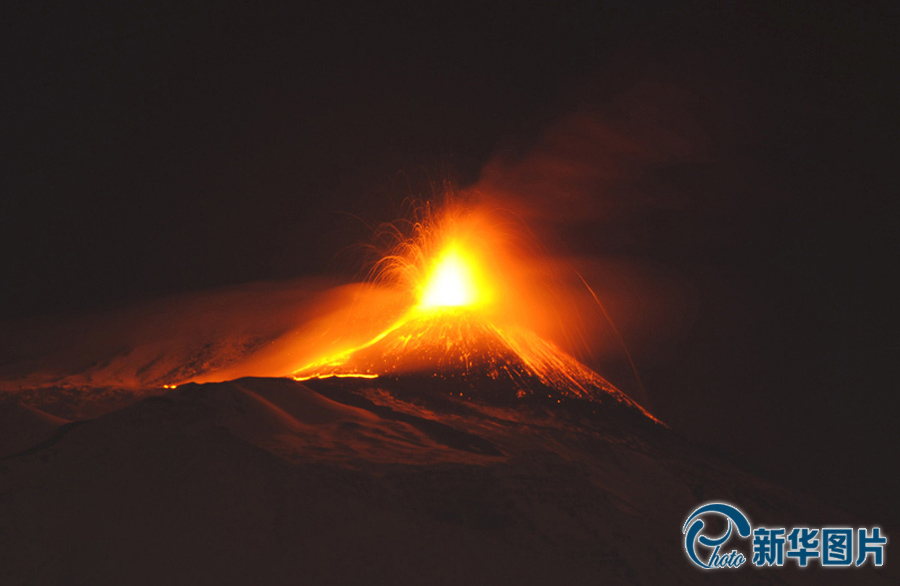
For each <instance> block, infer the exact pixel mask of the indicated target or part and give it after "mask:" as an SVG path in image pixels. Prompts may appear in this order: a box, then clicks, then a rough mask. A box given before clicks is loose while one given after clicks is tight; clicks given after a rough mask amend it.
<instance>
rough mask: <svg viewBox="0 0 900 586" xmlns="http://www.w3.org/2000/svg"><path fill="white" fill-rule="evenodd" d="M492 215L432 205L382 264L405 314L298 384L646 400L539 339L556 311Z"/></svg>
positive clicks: (300, 376) (309, 368)
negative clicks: (375, 382) (463, 386)
mask: <svg viewBox="0 0 900 586" xmlns="http://www.w3.org/2000/svg"><path fill="white" fill-rule="evenodd" d="M510 240H511V239H510V237H509V234H508V233H507V232H505V231H504V230H503V229H501V228H500V227H498V223H496V222H494V221H493V218H492V217H491V216H490V215H489V214H485V213H483V212H481V211H472V210H466V209H463V208H460V207H457V206H449V207H446V208H444V209H442V210H441V211H440V212H438V213H432V212H431V210H430V209H429V208H425V213H424V215H423V217H421V218H419V221H417V222H415V223H413V229H412V233H411V235H409V236H406V237H402V238H399V239H398V242H397V243H396V244H395V245H394V247H393V249H392V250H391V252H390V253H389V254H386V255H385V256H384V257H383V258H382V259H381V260H380V261H379V263H378V264H377V266H376V269H377V270H376V272H375V275H374V277H375V279H376V281H382V282H385V283H388V284H390V285H391V286H393V287H395V288H397V289H399V290H400V291H406V292H407V295H408V298H409V303H408V305H407V307H406V309H405V310H404V311H403V312H402V313H401V314H400V315H399V317H398V318H397V319H396V320H395V321H393V323H392V324H391V325H389V326H388V327H387V328H385V329H384V330H383V331H381V332H380V333H378V334H377V335H374V336H372V337H371V338H370V339H369V340H368V341H365V342H364V343H362V344H356V345H352V346H350V347H346V348H344V349H343V350H341V351H338V352H336V353H333V354H331V355H328V356H325V357H323V358H322V359H320V360H317V361H315V362H312V363H309V364H307V365H305V366H303V367H302V368H299V369H297V370H296V371H295V372H294V374H293V376H294V378H295V379H297V380H309V379H311V378H330V377H359V378H376V377H378V376H388V375H398V374H404V373H418V374H426V375H427V376H435V377H441V378H445V379H464V380H466V381H469V382H471V383H472V385H471V386H472V388H477V387H478V384H479V383H478V382H477V381H478V380H482V381H484V380H493V381H498V380H505V381H508V383H509V385H510V388H511V389H515V390H516V393H517V396H519V397H522V396H524V395H526V394H530V393H533V392H535V390H534V389H535V388H537V387H544V388H543V390H541V391H540V392H545V391H546V390H547V389H552V390H553V391H554V392H557V393H559V394H560V395H561V396H569V397H582V398H591V399H596V400H601V401H603V400H608V399H610V398H612V399H614V400H615V401H617V402H619V403H625V404H628V405H631V406H633V407H636V408H638V409H640V410H641V411H643V412H644V413H645V414H646V415H648V416H649V417H651V418H652V416H650V414H649V413H647V412H646V411H644V410H643V408H641V407H640V406H639V405H637V403H635V402H634V401H632V400H631V399H630V398H628V397H627V396H626V395H625V394H623V393H622V392H621V391H619V390H618V389H616V388H615V387H614V386H613V385H611V384H610V383H608V382H607V381H606V380H605V379H603V378H602V377H601V376H600V375H598V374H597V373H595V372H594V371H593V370H591V369H590V368H588V367H587V366H585V365H583V364H581V363H580V362H579V361H578V360H576V359H575V358H573V357H572V356H570V355H569V354H567V353H566V352H564V351H563V350H561V349H560V348H559V347H558V346H557V345H556V344H553V343H552V342H549V341H547V340H545V339H544V338H542V337H541V336H540V335H537V334H536V333H534V331H533V329H532V328H531V327H529V324H536V323H539V320H540V319H544V320H551V319H552V318H553V317H554V316H556V314H555V313H554V312H556V311H557V308H556V307H554V306H555V305H556V304H552V303H546V300H545V299H542V298H540V297H539V296H537V295H536V293H535V292H536V291H539V290H540V287H538V286H535V284H534V283H532V282H529V281H528V280H527V279H526V278H525V277H523V275H527V270H525V269H526V268H527V267H525V266H524V265H526V264H527V263H525V262H523V261H522V260H521V259H519V258H517V256H516V254H515V253H516V252H517V251H518V250H519V249H517V248H516V247H514V246H512V245H511V244H510Z"/></svg>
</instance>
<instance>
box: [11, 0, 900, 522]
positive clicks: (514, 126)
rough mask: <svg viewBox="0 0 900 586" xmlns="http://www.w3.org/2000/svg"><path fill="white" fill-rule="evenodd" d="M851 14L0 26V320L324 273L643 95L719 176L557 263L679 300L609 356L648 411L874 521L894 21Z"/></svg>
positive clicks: (722, 10)
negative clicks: (652, 86)
mask: <svg viewBox="0 0 900 586" xmlns="http://www.w3.org/2000/svg"><path fill="white" fill-rule="evenodd" d="M665 4H668V3H665ZM862 4H863V3H855V2H847V3H837V2H828V3H825V2H819V3H801V2H790V1H788V2H761V3H732V2H687V3H673V4H672V5H671V6H664V5H663V3H660V4H640V3H636V2H618V3H602V4H595V3H591V2H582V1H580V0H569V1H563V2H553V3H546V4H545V5H544V6H543V7H535V8H526V7H523V6H520V3H513V2H500V3H495V4H492V5H491V7H489V8H488V7H485V6H481V5H479V4H476V3H473V4H471V5H467V4H464V3H459V2H453V3H450V2H435V3H424V2H410V3H408V4H405V5H395V6H391V7H387V6H377V5H375V4H372V5H370V6H368V7H353V8H350V7H348V6H336V5H334V4H333V3H327V2H322V3H312V2H309V3H290V4H287V5H286V7H281V8H273V7H269V8H263V9H259V8H251V7H249V6H247V5H244V4H241V3H231V2H200V1H188V2H185V1H179V2H166V1H155V2H143V1H137V2H126V3H122V2H105V3H100V2H95V3H91V4H89V5H88V4H85V5H83V6H76V5H75V3H62V2H59V3H55V2H31V3H27V4H24V3H23V4H22V6H23V7H21V8H17V9H11V8H6V9H5V11H4V12H5V15H4V19H3V21H4V24H3V31H2V34H0V38H2V41H0V43H2V51H3V55H4V62H5V63H4V68H3V86H4V91H3V98H2V99H3V106H4V107H3V112H4V116H3V121H2V124H3V128H2V133H0V134H2V137H3V161H4V172H3V174H2V194H3V195H2V200H0V243H2V246H3V251H4V254H3V255H2V261H0V262H2V266H0V271H2V275H3V278H2V280H0V319H5V318H15V317H21V316H30V315H44V314H55V313H69V312H76V311H84V310H89V309H98V308H104V307H108V306H111V305H118V304H122V303H127V302H129V301H132V300H135V299H140V298H148V297H154V296H158V295H162V294H167V293H172V292H180V291H192V290H199V289H204V288H209V287H216V286H221V285H227V284H232V283H242V282H249V281H254V280H258V279H271V278H285V277H293V276H298V275H307V274H320V273H324V272H329V271H331V272H333V271H335V270H338V271H342V270H352V269H353V268H355V267H348V266H344V265H343V264H342V263H340V262H337V263H336V262H335V261H334V259H335V256H336V252H337V251H340V250H341V249H343V248H344V247H346V246H347V245H348V244H353V243H356V242H360V241H364V240H365V239H366V238H367V237H368V235H369V232H368V231H367V229H366V228H365V227H364V226H363V225H362V224H361V223H360V222H359V221H357V220H355V219H353V217H352V216H359V217H362V218H365V219H366V220H368V221H370V222H378V221H386V220H392V219H393V218H394V215H395V214H396V212H397V204H398V203H399V202H400V200H402V198H403V197H404V196H406V195H410V193H409V192H408V189H406V188H404V189H400V190H399V191H398V192H392V189H391V186H392V184H394V183H398V182H399V183H402V181H401V180H399V179H398V177H403V176H405V175H402V174H403V173H406V174H409V175H411V176H414V177H418V176H419V175H421V171H422V170H423V169H424V170H426V171H427V172H428V173H430V174H431V176H441V175H442V174H444V173H446V172H447V171H446V170H447V169H450V170H451V171H450V174H451V175H452V176H453V178H454V179H455V180H457V181H459V182H461V183H463V184H465V183H468V182H471V181H474V180H475V179H476V178H477V176H478V172H479V169H481V167H482V165H483V164H484V163H485V162H487V161H488V160H489V158H490V157H491V155H492V154H494V153H495V152H496V151H497V149H498V148H500V147H501V146H504V145H505V146H508V145H510V144H512V145H518V144H520V143H521V144H528V143H529V141H531V140H533V138H534V137H535V136H536V135H537V134H538V133H539V132H540V130H541V129H542V128H544V127H546V126H547V125H548V124H550V123H551V122H552V121H553V120H556V119H558V117H560V116H563V115H565V114H567V113H569V112H571V111H574V110H577V109H578V108H581V107H585V105H592V104H597V103H604V102H606V101H608V100H611V99H614V98H615V96H618V95H622V94H627V90H628V89H629V88H630V87H632V86H634V85H635V84H636V83H638V82H640V81H642V80H644V79H646V78H647V76H650V77H653V78H654V79H658V78H664V79H665V80H666V81H667V82H668V83H670V84H675V85H676V86H678V87H680V88H682V89H683V90H684V91H685V92H687V93H688V94H689V95H691V96H694V97H695V98H696V99H695V100H694V103H695V105H696V107H695V108H694V110H693V112H694V115H695V116H696V118H697V120H696V122H697V124H698V125H699V126H700V127H701V128H703V129H705V131H706V132H707V134H708V136H709V137H711V138H710V140H712V144H713V147H712V150H713V151H714V152H716V153H718V156H717V157H713V158H711V159H709V160H706V161H703V162H693V163H682V164H678V165H669V166H665V165H662V166H659V165H657V166H656V167H651V168H648V169H646V171H645V176H642V182H643V181H646V185H647V186H648V187H647V189H653V188H654V187H653V186H658V185H661V184H664V185H665V186H666V189H669V190H675V191H676V192H678V193H679V194H680V195H682V196H683V199H685V200H686V201H687V202H688V204H686V205H684V206H681V207H679V208H678V209H675V210H672V209H653V208H649V209H643V210H638V211H634V210H632V211H631V212H630V213H628V214H620V215H614V216H612V217H610V218H606V219H604V220H603V221H602V222H601V223H596V224H594V223H589V224H584V223H582V224H581V225H572V226H569V227H567V230H566V234H567V236H566V245H567V246H568V247H569V252H571V253H573V254H578V255H585V256H593V255H604V254H615V255H621V256H624V257H627V258H632V259H634V260H635V261H640V262H650V263H656V264H659V265H662V266H665V267H667V268H668V269H669V270H671V271H674V272H675V273H676V274H678V275H679V276H680V277H681V278H682V279H684V280H687V281H689V282H691V283H692V285H693V286H694V288H695V289H696V291H697V301H696V303H697V310H696V318H695V319H694V321H693V323H692V324H690V326H689V327H687V328H685V329H684V330H683V331H682V332H680V333H679V336H678V337H677V338H676V339H673V340H670V341H669V347H668V348H667V349H666V351H665V356H662V355H655V354H653V352H651V351H649V350H648V351H646V352H645V353H644V354H643V355H641V354H640V353H638V355H637V356H636V358H637V362H638V366H639V367H640V368H641V370H642V373H643V375H644V378H645V379H646V385H647V388H648V391H649V393H650V395H651V397H652V398H653V404H654V408H655V410H656V411H657V412H658V414H659V415H660V416H661V418H662V419H664V420H666V421H668V422H670V423H671V424H672V425H673V427H675V428H677V429H680V430H682V431H685V432H686V433H687V434H688V435H690V436H692V437H694V438H696V439H699V440H701V441H703V442H705V443H707V444H709V445H714V446H719V447H721V448H722V449H723V450H724V451H726V452H728V453H732V454H737V457H738V458H739V459H740V461H743V462H745V463H746V465H748V466H750V467H751V468H752V469H754V470H757V471H760V472H763V473H765V474H767V475H769V476H771V477H773V478H776V479H779V480H782V481H785V482H788V483H790V484H792V485H794V486H799V487H804V488H806V489H807V490H808V491H810V492H813V493H816V494H819V495H821V496H823V497H824V498H826V499H829V500H831V501H832V502H834V503H836V504H839V505H843V506H845V507H847V508H851V509H854V510H857V511H860V512H861V513H862V514H863V515H866V516H867V517H868V518H869V519H870V520H872V521H881V522H888V521H889V522H893V523H897V522H898V520H900V510H898V506H897V504H896V502H895V501H896V499H892V498H890V497H891V492H890V491H891V488H892V487H891V480H890V479H891V477H892V473H891V472H892V471H891V470H890V468H891V467H892V466H893V465H894V464H895V463H896V462H897V460H898V452H897V448H896V446H897V442H896V439H895V438H896V436H895V433H894V431H893V430H894V429H895V426H896V423H895V420H896V417H895V415H896V413H897V399H896V398H895V392H896V383H895V382H894V378H893V376H892V375H893V372H892V369H891V368H890V367H891V365H892V359H893V358H894V356H895V354H896V351H897V341H896V332H897V327H896V324H897V322H896V310H895V307H894V303H895V299H896V286H895V285H894V284H893V283H892V281H893V280H896V277H897V269H896V266H897V259H898V255H897V245H896V237H895V235H894V234H895V231H894V222H895V219H896V218H897V217H898V214H897V204H896V201H897V200H896V193H897V190H896V188H897V186H898V184H897V182H896V180H895V173H894V168H895V166H896V161H897V160H898V158H897V156H898V149H897V138H896V137H897V131H898V124H897V105H898V104H897V99H896V94H895V92H894V88H893V86H894V84H895V82H894V80H895V79H896V78H897V76H898V73H900V68H898V64H897V55H898V54H900V51H898V47H897V40H896V39H897V35H896V31H897V30H898V29H900V19H898V14H897V10H896V9H895V8H893V7H892V3H884V4H882V5H880V6H879V5H877V4H875V3H866V4H865V6H863V5H862ZM426 5H427V7H426ZM676 6H677V7H676ZM415 181H416V180H414V181H413V182H414V183H415ZM639 187H640V186H639V185H638V186H637V187H635V189H638V188H639ZM386 200H390V205H386V204H385V201H386ZM609 234H612V235H616V237H615V238H612V237H609V236H602V235H609ZM888 463H890V464H891V465H890V466H889V465H888Z"/></svg>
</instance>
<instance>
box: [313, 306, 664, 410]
mask: <svg viewBox="0 0 900 586" xmlns="http://www.w3.org/2000/svg"><path fill="white" fill-rule="evenodd" d="M379 376H380V377H389V378H394V379H397V378H403V379H406V380H410V379H415V378H419V379H421V378H425V379H433V380H432V381H431V382H430V384H429V385H428V386H429V387H432V388H439V389H443V390H444V392H446V393H450V394H456V393H463V396H472V395H473V393H475V394H477V395H478V397H479V398H480V399H481V400H483V401H492V402H494V403H498V404H514V403H516V402H519V401H521V400H523V399H526V398H529V397H534V396H535V395H537V396H538V397H539V398H541V399H545V398H546V399H550V400H551V401H556V402H557V403H559V402H562V401H563V400H565V399H571V398H579V399H587V400H590V401H593V402H595V403H598V404H602V405H609V406H610V408H620V409H627V410H633V411H636V412H640V413H641V414H643V415H644V416H645V417H647V418H649V419H651V420H653V421H657V420H656V419H655V418H654V417H653V416H652V415H651V414H650V413H649V412H647V411H646V410H645V409H644V408H643V407H641V406H640V405H639V404H638V403H636V402H635V401H633V400H632V399H630V398H629V397H628V396H627V395H626V394H625V393H623V392H622V391H620V390H619V389H617V388H616V387H614V386H613V385H612V384H610V383H609V382H608V381H606V379H604V378H603V377H601V376H600V375H599V374H597V373H595V372H594V371H592V370H591V369H590V368H588V367H587V366H585V365H583V364H581V363H580V362H579V361H578V360H576V359H575V358H573V357H572V356H570V355H568V354H567V353H565V352H563V351H562V350H560V349H559V348H558V347H556V346H555V345H554V344H552V343H550V342H548V341H546V340H543V339H542V338H540V337H539V336H537V335H536V334H534V333H532V332H529V331H527V330H524V329H521V328H516V329H501V328H499V327H497V326H495V325H493V324H491V323H489V322H487V321H485V320H483V319H481V318H480V317H479V316H478V315H477V314H476V313H474V312H472V311H469V310H467V309H460V308H458V307H439V308H435V309H428V310H426V311H418V312H414V313H413V315H412V317H407V318H404V319H402V320H400V321H399V322H398V323H397V324H395V325H394V326H393V327H391V328H389V329H388V330H387V331H385V332H384V333H382V334H381V335H379V336H377V337H376V338H375V339H373V340H371V341H370V342H368V343H366V344H364V345H362V346H360V347H358V348H353V349H351V350H349V351H347V352H345V353H343V354H341V355H339V356H337V357H334V358H331V359H328V360H326V361H324V362H321V363H317V364H313V365H310V366H307V367H305V368H303V369H301V370H300V371H298V372H297V373H295V379H296V380H301V381H302V380H309V379H314V378H331V377H339V378H376V377H379Z"/></svg>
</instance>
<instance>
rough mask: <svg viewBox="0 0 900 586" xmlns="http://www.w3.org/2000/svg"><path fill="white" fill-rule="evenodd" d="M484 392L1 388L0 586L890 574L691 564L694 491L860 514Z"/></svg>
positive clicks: (566, 405) (829, 578) (753, 579)
mask: <svg viewBox="0 0 900 586" xmlns="http://www.w3.org/2000/svg"><path fill="white" fill-rule="evenodd" d="M423 389H428V390H423ZM457 390H459V391H460V392H459V393H457V392H456V391H457ZM494 390H495V391H496V389H494ZM478 397H479V395H478V393H477V390H476V389H472V388H470V387H463V386H454V384H452V383H445V382H442V381H434V380H429V379H427V378H420V379H413V378H406V379H402V378H389V379H374V380H366V379H350V378H342V379H339V378H332V379H327V380H312V381H307V382H304V383H301V382H295V381H293V380H289V379H240V380H235V381H232V382H228V383H217V384H205V385H195V384H188V385H184V386H182V387H179V388H178V389H175V390H156V391H152V392H147V393H137V394H135V393H132V392H125V391H117V390H115V389H108V390H105V391H102V390H96V389H93V390H84V391H79V390H76V389H43V390H39V391H33V392H26V391H18V392H15V393H7V394H6V395H5V396H4V398H3V399H2V402H0V583H2V584H4V585H5V584H31V585H38V584H110V585H112V584H116V585H121V584H154V585H155V584H191V585H197V584H217V585H219V584H285V585H287V584H466V585H468V584H491V585H496V584H600V583H602V584H629V583H641V584H695V583H707V582H719V581H723V580H724V581H728V582H738V583H807V582H815V583H834V584H844V583H850V582H853V583H873V584H889V583H897V579H898V575H897V574H896V572H894V571H893V570H892V569H891V567H890V551H887V552H886V555H887V558H886V560H887V562H888V563H887V565H886V566H885V567H884V568H882V569H880V570H877V571H875V570H872V569H870V568H866V569H854V570H832V571H822V570H821V569H819V568H812V569H809V570H805V571H799V570H797V569H794V568H787V567H785V568H780V569H757V568H754V567H749V564H746V565H745V566H744V567H742V568H740V569H738V570H734V571H728V572H721V571H720V572H713V573H704V572H702V571H700V570H698V569H696V568H694V567H693V566H691V565H690V564H689V562H688V561H687V559H686V557H685V555H684V553H683V542H682V534H681V529H682V525H683V523H684V520H685V518H686V516H687V515H688V513H690V512H691V511H692V510H693V509H694V508H695V507H697V506H698V505H699V504H700V503H702V502H705V501H708V500H727V501H731V502H733V503H735V504H737V505H738V506H740V507H741V508H742V509H743V510H744V511H745V512H746V513H747V514H748V516H749V517H750V520H751V522H752V523H753V524H754V525H758V524H759V525H761V524H769V525H776V524H777V525H779V526H790V525H791V524H793V523H798V524H799V523H808V524H811V525H814V526H815V525H818V526H822V525H826V524H830V525H834V524H848V525H853V524H854V522H853V519H852V518H849V517H848V516H847V515H845V514H843V513H841V512H839V511H834V510H831V509H828V508H825V507H822V506H819V505H817V504H816V503H814V502H813V501H810V500H809V499H806V498H804V497H802V496H800V495H797V494H794V493H791V492H789V491H787V490H784V489H781V488H779V487H777V486H774V485H771V484H768V483H766V482H763V481H761V480H759V479H757V478H755V477H753V476H751V475H748V474H746V473H744V472H741V471H739V470H738V469H736V468H734V467H732V466H730V465H728V464H726V463H723V462H722V461H720V460H717V459H716V458H714V457H713V456H711V455H708V454H706V453H704V452H702V451H700V450H698V449H697V448H694V447H692V446H690V445H689V444H687V443H685V442H684V441H682V440H681V439H680V438H679V436H678V435H677V434H675V433H674V432H672V431H670V430H669V429H667V428H666V427H664V426H662V425H660V424H657V423H654V422H653V421H652V420H650V419H648V418H646V417H643V416H640V415H636V412H635V411H634V410H629V409H622V408H619V407H617V406H616V405H615V404H602V403H601V404H598V403H595V402H589V401H585V400H578V399H564V398H560V397H555V396H548V397H544V396H538V395H535V396H529V397H526V398H525V399H520V400H512V399H511V398H508V399H504V397H503V396H502V394H497V393H494V394H492V395H491V397H492V398H491V400H490V401H486V400H484V399H481V400H479V398H478ZM735 545H736V546H737V547H741V546H747V544H746V543H740V544H735Z"/></svg>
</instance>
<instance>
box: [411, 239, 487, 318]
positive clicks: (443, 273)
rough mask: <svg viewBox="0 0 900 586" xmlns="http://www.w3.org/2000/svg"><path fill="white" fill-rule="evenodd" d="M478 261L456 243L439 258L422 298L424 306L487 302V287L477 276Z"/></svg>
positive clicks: (421, 304) (464, 304)
mask: <svg viewBox="0 0 900 586" xmlns="http://www.w3.org/2000/svg"><path fill="white" fill-rule="evenodd" d="M476 274H477V265H476V264H475V261H474V260H473V259H472V258H470V257H469V256H468V255H466V254H465V252H464V251H463V250H460V247H459V246H458V245H457V244H455V243H453V244H451V245H450V246H448V247H447V248H446V249H445V250H444V251H443V252H442V253H441V255H440V256H439V257H438V258H437V259H436V260H435V262H434V265H433V267H432V269H431V272H430V274H429V276H428V279H427V280H426V282H425V283H424V286H423V288H422V293H421V296H420V300H419V306H420V307H422V308H434V307H461V306H472V305H477V304H479V303H484V302H485V301H486V297H487V291H486V287H484V285H483V284H480V283H479V280H478V279H477V278H476Z"/></svg>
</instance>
